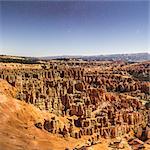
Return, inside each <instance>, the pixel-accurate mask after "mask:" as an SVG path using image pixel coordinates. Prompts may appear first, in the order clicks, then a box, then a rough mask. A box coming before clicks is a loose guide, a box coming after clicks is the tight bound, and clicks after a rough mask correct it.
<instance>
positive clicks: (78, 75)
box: [0, 60, 150, 150]
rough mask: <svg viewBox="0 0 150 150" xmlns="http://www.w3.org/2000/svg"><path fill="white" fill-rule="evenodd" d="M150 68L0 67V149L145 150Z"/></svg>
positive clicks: (149, 139) (149, 133)
mask: <svg viewBox="0 0 150 150" xmlns="http://www.w3.org/2000/svg"><path fill="white" fill-rule="evenodd" d="M149 65H150V62H141V63H133V64H129V63H126V62H112V61H107V62H105V61H103V62H87V61H72V60H71V61H67V62H66V61H46V62H42V63H41V64H36V65H33V64H16V63H0V78H1V79H0V117H1V122H0V149H2V150H5V149H8V150H9V149H14V150H16V149H18V150H19V149H29V150H30V149H34V150H35V149H37V150H38V149H39V150H41V149H42V150H50V149H52V150H65V149H66V150H67V149H68V150H73V149H74V150H75V149H76V150H86V149H91V150H92V149H93V150H100V149H102V150H103V149H106V150H107V149H108V150H114V149H126V150H127V149H134V150H136V149H137V150H138V149H150V145H149V144H150V128H149V127H150V111H149V110H150V103H149V85H150V82H149V79H148V78H149Z"/></svg>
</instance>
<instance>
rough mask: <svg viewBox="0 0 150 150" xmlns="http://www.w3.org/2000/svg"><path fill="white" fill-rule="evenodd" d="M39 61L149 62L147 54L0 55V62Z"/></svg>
mask: <svg viewBox="0 0 150 150" xmlns="http://www.w3.org/2000/svg"><path fill="white" fill-rule="evenodd" d="M40 60H44V61H48V60H64V61H67V60H84V61H127V62H140V61H149V60H150V54H149V53H134V54H110V55H93V56H80V55H79V56H69V55H64V56H46V57H24V56H10V55H0V62H16V63H27V64H30V63H31V64H34V63H40V62H39V61H40Z"/></svg>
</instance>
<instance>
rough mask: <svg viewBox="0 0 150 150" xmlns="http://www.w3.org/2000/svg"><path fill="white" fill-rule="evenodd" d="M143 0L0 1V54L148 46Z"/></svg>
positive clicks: (95, 51) (121, 50)
mask: <svg viewBox="0 0 150 150" xmlns="http://www.w3.org/2000/svg"><path fill="white" fill-rule="evenodd" d="M149 7H150V4H149V2H148V1H142V0H141V1H135V0H131V1H95V2H91V1H82V2H80V1H74V2H67V1H66V2H65V1H63V2H58V1H43V2H42V1H38V2H35V1H21V2H17V1H16V2H15V1H8V2H6V1H5V2H4V1H0V54H10V55H24V56H51V55H99V54H111V53H136V52H146V51H148V48H149V47H148V40H149V38H148V34H149V33H150V32H149V26H148V24H149V18H148V17H149V16H148V13H149Z"/></svg>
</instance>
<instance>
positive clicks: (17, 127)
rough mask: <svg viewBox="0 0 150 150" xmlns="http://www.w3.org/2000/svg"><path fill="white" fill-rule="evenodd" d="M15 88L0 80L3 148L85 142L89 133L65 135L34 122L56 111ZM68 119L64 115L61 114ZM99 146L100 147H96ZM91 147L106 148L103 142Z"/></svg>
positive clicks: (35, 149) (49, 149)
mask: <svg viewBox="0 0 150 150" xmlns="http://www.w3.org/2000/svg"><path fill="white" fill-rule="evenodd" d="M15 92H16V89H15V88H13V87H12V86H11V85H9V84H8V83H7V82H6V81H4V80H0V118H1V119H0V150H64V149H65V148H66V147H68V148H74V147H75V146H77V145H82V144H83V143H85V142H86V141H87V139H88V138H89V137H87V136H86V137H84V138H82V139H80V140H77V139H74V138H62V137H60V135H54V134H51V133H49V132H47V131H45V130H41V129H38V128H36V127H35V126H34V124H35V123H36V122H37V121H41V122H42V121H44V118H47V117H50V116H51V115H53V114H49V113H47V112H42V111H40V110H39V109H37V108H36V107H34V106H33V105H31V104H27V103H25V102H23V101H19V100H17V99H15V98H12V96H14V95H15ZM60 120H63V122H62V123H65V121H66V120H65V118H63V119H62V118H60ZM96 147H99V148H96ZM96 147H95V148H94V147H91V148H90V149H93V150H97V149H103V150H104V149H107V146H105V145H103V144H99V146H98V145H97V146H96Z"/></svg>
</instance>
